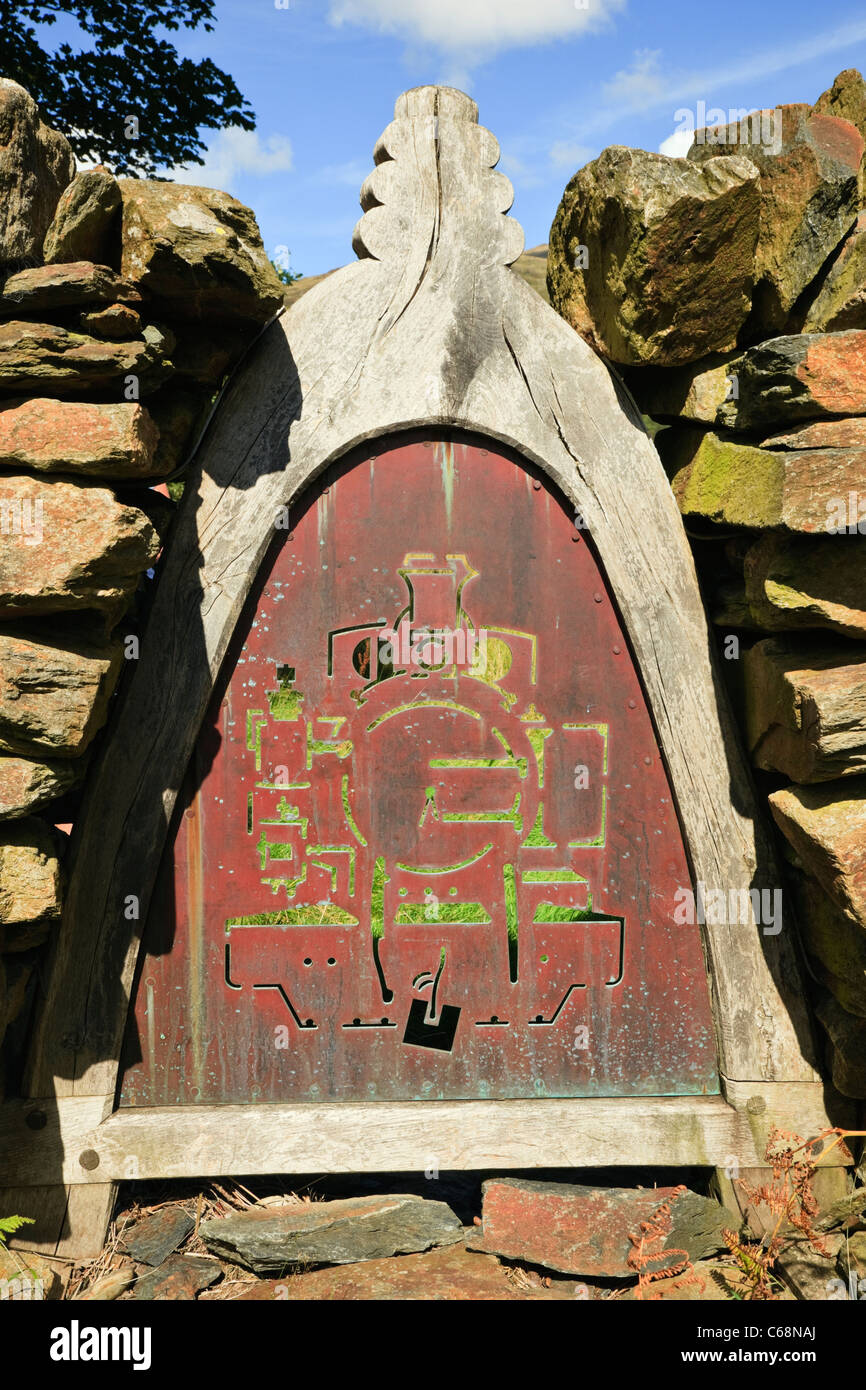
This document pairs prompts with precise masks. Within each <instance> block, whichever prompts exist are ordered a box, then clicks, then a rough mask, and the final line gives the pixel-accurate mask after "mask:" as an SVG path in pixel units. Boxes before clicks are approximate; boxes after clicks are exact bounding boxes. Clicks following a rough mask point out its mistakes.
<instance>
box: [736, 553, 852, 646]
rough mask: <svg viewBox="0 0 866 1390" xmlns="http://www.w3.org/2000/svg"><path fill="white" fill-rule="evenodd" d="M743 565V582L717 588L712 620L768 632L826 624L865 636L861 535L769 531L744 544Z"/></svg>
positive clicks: (840, 630)
mask: <svg viewBox="0 0 866 1390" xmlns="http://www.w3.org/2000/svg"><path fill="white" fill-rule="evenodd" d="M742 569H743V582H742V585H741V586H738V585H736V583H735V582H734V583H733V587H731V588H728V587H726V588H724V589H723V591H722V592H721V593H720V595H719V598H720V600H721V602H720V603H717V604H716V606H715V607H714V610H713V621H714V622H715V623H717V624H719V625H721V626H724V627H730V626H735V627H757V628H763V629H764V630H766V631H768V632H788V631H794V630H800V629H809V628H816V629H821V628H824V629H827V630H828V631H832V632H839V633H842V634H843V635H844V636H846V637H854V638H859V639H860V640H863V639H864V638H866V541H864V539H863V538H861V537H859V536H849V535H845V536H815V537H811V536H787V535H783V534H779V533H775V532H768V533H767V534H766V535H764V536H762V537H761V538H760V539H759V540H757V541H756V542H755V543H754V544H753V545H751V546H750V547H749V548H748V549H747V551H746V553H745V555H744V557H743V561H742Z"/></svg>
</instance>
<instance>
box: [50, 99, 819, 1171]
mask: <svg viewBox="0 0 866 1390" xmlns="http://www.w3.org/2000/svg"><path fill="white" fill-rule="evenodd" d="M476 117H477V113H476V108H475V104H474V103H473V102H471V101H470V100H469V98H467V97H465V96H463V95H462V94H461V93H458V92H454V91H452V90H450V89H440V88H419V89H416V90H415V91H412V92H408V93H406V94H405V95H404V96H402V97H401V98H400V99H399V101H398V103H397V108H396V118H395V120H394V121H393V122H392V124H391V125H390V126H389V127H388V128H387V130H386V131H385V133H384V135H383V136H382V139H381V140H380V142H379V144H378V146H377V149H376V154H375V158H376V169H375V171H374V173H373V174H372V175H371V177H370V179H368V180H367V183H366V184H365V185H364V190H363V205H364V206H365V208H366V209H367V211H366V212H365V215H364V217H363V218H362V219H361V221H360V223H359V225H358V227H357V229H356V233H355V243H354V244H355V246H356V249H357V250H358V252H359V254H360V255H361V256H362V259H361V260H359V261H358V262H357V263H356V264H354V265H351V266H348V267H346V268H345V269H343V270H341V271H339V272H338V273H337V274H335V275H332V276H329V277H328V278H327V279H326V280H325V281H323V282H322V283H321V284H320V285H318V286H317V287H316V288H315V289H314V290H312V291H311V292H310V293H309V294H308V295H305V296H304V297H303V298H302V299H301V300H299V301H298V302H297V303H296V304H295V306H294V307H293V308H292V309H291V311H290V312H289V313H288V314H287V315H286V316H285V317H284V318H283V319H281V320H280V321H278V322H275V323H274V324H273V325H272V326H271V328H270V329H269V330H268V332H267V333H266V334H265V335H264V337H263V338H262V340H261V342H260V344H259V346H258V348H257V350H256V351H255V352H254V354H253V355H252V357H251V359H250V360H249V362H248V363H247V365H246V366H245V368H244V370H243V371H242V372H241V373H240V374H239V376H238V378H237V379H236V380H235V382H234V383H233V385H232V387H231V389H230V391H229V393H228V395H227V398H226V400H225V401H224V403H223V405H222V407H221V409H220V411H219V412H218V415H217V417H216V420H215V422H214V425H213V427H212V429H211V432H210V435H209V437H208V439H207V440H206V443H205V447H204V449H203V451H202V454H201V457H200V462H199V465H198V469H197V472H196V474H195V476H194V477H192V478H191V479H190V482H189V484H188V487H187V491H186V496H185V499H184V503H183V507H182V512H181V516H180V518H179V521H178V524H177V527H176V531H175V535H174V538H173V540H172V543H171V546H170V549H169V554H168V556H167V560H166V563H165V566H164V569H163V572H162V574H161V577H160V582H159V586H158V590H157V594H156V599H155V603H154V608H153V611H152V614H151V618H150V622H149V626H148V631H147V634H146V636H145V639H144V641H143V643H142V647H141V659H140V660H139V662H138V663H137V665H136V669H135V671H134V672H133V673H132V675H131V679H130V682H129V688H128V689H127V690H126V692H125V698H124V699H123V700H122V702H121V703H120V706H119V708H118V710H117V713H116V717H115V720H114V723H113V729H112V734H111V737H110V738H109V739H108V740H107V741H106V744H105V746H104V749H103V753H102V757H101V760H100V763H99V766H98V768H97V769H96V770H95V772H94V773H93V774H92V775H91V778H90V782H89V788H88V794H87V798H86V804H85V808H84V812H83V814H82V816H81V818H80V820H79V824H78V827H77V830H76V841H75V847H74V854H75V870H74V875H73V879H72V883H71V888H70V893H69V897H68V902H67V911H66V921H65V925H64V929H63V931H62V932H61V933H60V936H59V940H58V946H57V951H56V957H55V960H54V964H53V970H52V973H51V979H50V986H49V990H48V994H47V997H46V1001H45V1006H44V1009H43V1011H42V1016H41V1023H40V1025H39V1028H38V1030H37V1035H36V1039H35V1046H34V1049H33V1055H32V1063H31V1067H30V1071H29V1082H28V1084H29V1092H30V1094H31V1095H34V1096H39V1095H52V1094H58V1095H87V1094H96V1093H106V1092H109V1091H111V1090H112V1089H113V1087H114V1083H115V1078H116V1073H117V1058H118V1053H119V1044H120V1036H121V1032H122V1029H123V1026H124V1021H125V1017H126V1009H127V1002H128V998H129V992H130V988H131V981H132V975H133V971H134V966H135V960H136V955H137V951H138V932H139V926H140V922H143V921H144V918H145V915H146V910H147V905H148V900H149V896H150V890H151V884H152V882H153V879H154V876H155V871H156V866H157V863H158V860H159V855H160V852H161V849H162V847H163V843H164V840H165V836H166V829H167V825H168V819H169V816H170V813H171V810H172V807H173V804H174V800H175V797H176V795H177V791H178V788H179V786H180V783H181V779H182V777H183V773H184V769H185V767H186V764H187V761H188V758H189V756H190V753H191V750H192V747H193V744H194V741H195V738H196V736H197V733H198V729H199V726H200V723H201V719H202V716H203V714H204V711H205V709H206V706H207V702H208V700H209V697H210V694H211V690H212V687H213V683H214V680H215V678H216V675H217V672H218V670H219V667H220V663H221V661H222V659H223V656H224V654H225V651H226V647H227V644H228V642H229V639H230V637H231V635H232V632H233V630H234V627H235V623H236V621H237V618H238V615H239V613H240V611H241V608H242V605H243V602H244V600H245V598H246V596H247V594H248V592H249V590H250V587H251V585H252V583H253V581H254V578H255V576H256V574H257V572H258V570H259V567H260V564H261V561H262V558H263V555H264V553H265V550H266V548H267V546H268V544H269V542H270V540H271V539H272V536H273V526H274V520H275V516H276V515H277V509H278V507H279V506H280V505H281V504H285V503H289V502H291V501H292V500H293V499H295V498H297V497H298V496H299V494H300V493H301V491H302V490H303V489H304V488H305V487H307V486H308V485H309V484H310V483H311V482H312V481H313V480H314V479H315V478H316V477H317V475H318V474H319V473H321V471H322V470H323V468H324V467H325V466H326V465H327V464H328V463H330V462H331V461H332V460H334V459H337V458H339V457H341V456H343V455H345V454H347V453H348V452H349V451H350V450H351V449H352V448H354V447H355V446H357V445H358V444H360V443H362V442H363V441H366V440H369V439H371V438H375V437H380V436H385V435H389V434H393V433H396V432H398V431H401V430H405V429H409V428H414V427H418V426H426V427H427V428H428V429H433V430H435V429H436V428H437V427H443V428H447V429H450V430H453V429H454V428H460V429H465V430H467V431H472V432H475V433H477V434H481V435H484V436H487V437H488V438H490V439H493V440H496V441H498V442H500V443H503V444H506V445H509V446H510V447H512V448H514V449H516V450H518V451H520V452H521V453H522V455H523V456H524V457H526V458H527V459H529V460H530V461H532V462H533V463H535V464H537V465H538V466H539V467H541V468H542V469H544V470H545V472H546V473H547V474H548V476H549V477H550V478H551V479H552V481H553V482H554V483H555V484H556V486H557V487H559V488H560V489H561V490H562V492H563V493H564V494H565V496H566V497H567V498H568V499H570V500H571V502H572V503H573V504H574V505H575V506H576V507H578V508H579V509H580V511H581V513H582V516H583V518H584V519H585V521H586V524H587V527H588V535H589V536H591V538H592V543H593V545H594V546H595V547H596V549H597V552H598V554H599V557H600V560H601V564H602V567H603V569H604V570H605V572H606V574H607V577H608V580H609V582H610V585H611V588H612V590H613V593H614V595H615V598H616V601H617V603H618V606H619V609H620V612H621V615H622V617H623V619H624V622H625V625H626V627H627V629H628V632H629V635H630V638H631V641H632V644H633V647H634V651H635V655H636V657H637V661H638V663H639V666H640V669H641V671H642V674H643V679H644V682H645V686H646V690H647V695H648V701H649V706H650V709H651V711H652V713H653V716H654V719H655V723H656V727H657V732H658V736H659V740H660V743H661V747H662V749H663V752H664V755H665V758H666V762H667V765H668V769H669V773H670V777H671V781H672V785H673V788H674V791H675V795H676V799H677V802H678V806H679V812H680V816H681V820H682V824H683V829H684V834H685V839H686V843H687V845H688V848H689V851H690V855H691V859H692V865H693V871H694V874H695V877H696V878H699V879H701V880H702V881H703V882H704V883H705V884H708V885H718V886H720V887H724V888H731V887H736V888H743V887H749V886H758V887H760V886H765V887H771V888H772V887H776V886H778V884H779V882H780V878H779V875H778V869H777V866H776V864H775V863H774V860H773V857H772V851H771V849H770V847H769V841H768V839H767V837H766V833H765V830H764V827H763V825H762V823H761V821H760V818H759V817H758V815H757V812H756V808H755V802H754V798H753V794H752V791H751V786H750V781H749V777H748V773H747V770H746V767H745V764H744V760H743V758H742V755H741V753H740V752H739V751H738V748H737V744H736V740H735V738H734V737H733V736H732V733H731V725H730V718H729V715H728V713H727V710H726V707H725V704H724V697H723V696H722V695H721V693H720V688H719V687H717V682H716V675H715V673H714V670H713V667H712V664H711V657H710V644H709V641H708V636H707V624H706V619H705V615H704V611H703V607H702V604H701V598H700V594H699V591H698V586H697V581H696V577H695V571H694V566H693V562H692V557H691V553H690V551H689V547H688V544H687V541H686V537H685V535H684V532H683V527H682V523H681V520H680V516H679V512H678V509H677V506H676V503H675V501H674V498H673V496H672V494H671V491H670V488H669V486H668V483H667V480H666V478H665V475H664V472H663V469H662V467H661V465H660V462H659V460H658V457H657V455H656V453H655V451H654V449H653V447H652V444H651V443H650V440H649V439H648V437H647V435H646V433H645V431H644V430H643V427H642V424H641V421H640V417H639V415H638V414H637V411H636V409H635V407H634V405H633V403H632V402H631V400H630V398H629V397H628V396H627V395H626V393H625V392H624V390H623V389H622V387H621V386H620V384H619V383H618V381H617V380H616V379H615V378H614V377H613V376H612V375H611V374H610V372H609V371H608V369H607V368H606V367H605V366H604V364H603V363H602V362H601V361H600V360H599V359H598V358H597V357H595V356H594V354H593V353H592V352H591V351H590V349H589V348H588V347H587V346H586V345H585V344H584V343H583V342H582V341H581V340H580V338H579V337H578V336H577V334H576V333H575V332H574V331H573V330H572V329H571V328H570V327H569V326H568V325H567V324H566V323H564V322H563V320H561V319H560V318H559V317H558V316H557V315H556V314H555V313H554V311H553V310H552V309H550V308H549V306H548V305H546V304H545V303H543V301H542V300H540V299H539V297H538V296H537V295H536V294H534V292H533V291H532V290H530V289H529V287H528V286H527V285H525V284H524V283H523V282H522V281H521V280H520V279H519V278H518V277H517V276H515V275H514V274H513V273H512V272H511V271H510V270H509V268H508V266H509V264H510V263H511V262H513V261H514V260H515V259H516V257H517V256H518V255H519V253H520V250H521V247H522V236H521V233H520V229H519V227H518V226H517V225H516V223H514V222H512V221H511V220H510V219H508V218H506V217H505V216H504V215H503V214H504V212H505V211H506V209H507V208H508V206H510V201H511V188H510V185H509V183H508V181H507V180H506V179H505V178H503V176H502V175H500V174H497V173H495V172H493V170H492V165H493V164H494V163H495V161H496V159H497V157H498V146H497V143H496V141H495V139H494V138H493V136H492V135H491V134H490V133H489V132H487V131H484V130H483V129H481V128H480V127H478V126H477V125H476V124H475V121H476ZM128 895H135V896H136V897H137V899H138V901H139V906H140V919H139V922H135V921H132V922H130V921H129V920H127V918H126V917H125V916H124V902H125V900H126V899H127V898H128ZM705 940H706V949H707V954H708V962H709V969H710V979H711V989H712V1001H713V1008H714V1014H715V1018H716V1024H717V1030H718V1044H719V1055H720V1064H721V1065H722V1067H723V1069H724V1070H725V1071H726V1072H727V1073H728V1074H729V1075H731V1076H735V1077H739V1078H743V1079H766V1080H773V1079H780V1080H782V1079H784V1080H803V1081H807V1080H810V1081H814V1080H816V1077H817V1074H816V1071H815V1069H814V1062H815V1056H814V1051H813V1048H814V1044H813V1039H812V1030H811V1025H810V1021H809V1018H808V1013H807V1009H806V1005H805V1001H804V993H803V988H802V981H801V977H800V971H799V966H798V961H797V958H796V953H795V946H794V939H793V932H792V930H791V927H790V923H789V924H788V925H787V926H786V928H785V930H783V931H782V933H781V934H780V935H779V936H767V935H763V934H762V933H761V932H760V930H759V929H758V928H757V927H755V926H754V924H752V925H746V926H725V927H708V928H707V929H706V937H705ZM581 1104H584V1102H581ZM433 1108H434V1107H426V1106H425V1107H424V1109H425V1110H427V1109H431V1111H432V1109H433ZM381 1109H382V1108H381V1107H380V1106H376V1107H375V1113H376V1114H377V1115H379V1114H380V1113H381ZM227 1123H233V1121H230V1120H227ZM426 1123H428V1124H429V1123H432V1117H431V1119H429V1120H428V1121H427V1122H426ZM645 1153H646V1150H645V1149H644V1147H643V1143H642V1141H641V1139H640V1138H638V1137H637V1136H636V1147H635V1157H638V1156H640V1155H645ZM323 1158H324V1155H323Z"/></svg>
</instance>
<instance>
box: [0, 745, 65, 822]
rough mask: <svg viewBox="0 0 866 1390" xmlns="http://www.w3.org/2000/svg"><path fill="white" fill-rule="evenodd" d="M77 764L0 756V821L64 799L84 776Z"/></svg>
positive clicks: (24, 814)
mask: <svg viewBox="0 0 866 1390" xmlns="http://www.w3.org/2000/svg"><path fill="white" fill-rule="evenodd" d="M83 775H84V769H83V767H79V766H77V765H76V763H74V762H66V763H64V762H59V761H55V762H37V761H36V760H35V759H34V758H9V757H3V756H2V755H0V820H11V819H13V818H17V817H19V816H26V815H29V814H30V813H31V812H33V811H36V810H38V808H39V807H40V806H44V805H46V803H47V802H49V801H53V800H54V798H55V797H58V796H62V795H63V793H64V792H66V791H68V790H69V789H70V787H73V786H75V785H76V783H77V782H78V781H80V779H81V778H82V777H83Z"/></svg>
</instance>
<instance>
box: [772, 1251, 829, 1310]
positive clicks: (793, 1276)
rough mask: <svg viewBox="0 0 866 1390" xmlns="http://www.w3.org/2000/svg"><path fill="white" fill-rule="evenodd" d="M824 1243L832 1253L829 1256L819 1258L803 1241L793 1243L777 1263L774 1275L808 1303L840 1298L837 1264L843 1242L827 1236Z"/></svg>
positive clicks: (783, 1252)
mask: <svg viewBox="0 0 866 1390" xmlns="http://www.w3.org/2000/svg"><path fill="white" fill-rule="evenodd" d="M823 1242H824V1244H825V1246H826V1248H827V1250H828V1251H829V1255H827V1256H824V1255H820V1254H818V1252H817V1251H815V1250H814V1249H813V1248H812V1247H811V1245H810V1244H809V1242H808V1241H805V1240H803V1241H796V1242H793V1243H792V1244H791V1245H789V1246H788V1247H787V1248H786V1249H785V1250H783V1251H782V1253H781V1254H780V1255H779V1257H778V1259H777V1260H776V1264H775V1269H774V1272H775V1273H776V1274H777V1275H778V1277H779V1278H780V1279H782V1280H783V1281H784V1283H785V1284H787V1286H788V1288H789V1289H790V1290H791V1291H792V1293H793V1294H794V1295H795V1296H796V1297H797V1298H798V1299H802V1300H804V1301H805V1302H807V1303H817V1302H824V1301H826V1300H830V1299H833V1298H838V1297H839V1296H840V1295H839V1287H838V1280H839V1276H838V1274H837V1271H836V1264H835V1261H836V1255H837V1252H838V1250H839V1248H840V1246H841V1244H842V1238H841V1236H835V1235H829V1236H824V1237H823Z"/></svg>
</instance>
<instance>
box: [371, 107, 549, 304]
mask: <svg viewBox="0 0 866 1390" xmlns="http://www.w3.org/2000/svg"><path fill="white" fill-rule="evenodd" d="M373 157H374V159H375V162H376V168H375V169H374V170H373V173H372V174H371V175H370V177H369V178H368V179H366V180H365V182H364V185H363V187H362V189H361V206H362V207H363V209H364V216H363V217H362V218H361V220H360V221H359V222H358V225H357V226H356V228H355V232H354V236H353V238H352V245H353V247H354V249H355V252H356V254H357V255H358V256H359V257H361V258H363V257H372V258H373V259H375V260H378V261H383V262H395V263H397V264H398V265H400V267H401V268H402V269H403V270H404V272H405V273H408V274H409V276H410V278H412V279H416V280H417V281H420V280H421V279H422V278H424V276H425V275H426V274H427V273H428V272H429V269H430V268H432V266H433V265H434V264H435V263H438V266H439V267H441V269H442V270H443V271H445V269H446V268H447V267H449V266H450V267H452V268H453V266H454V265H455V264H460V263H462V264H463V266H464V267H465V268H469V269H473V270H477V269H478V268H487V267H491V266H495V265H500V266H503V265H511V264H512V263H513V262H514V261H516V260H517V257H518V256H519V255H520V253H521V251H522V250H523V230H522V228H521V227H520V224H519V223H518V222H516V221H515V220H514V219H513V218H510V217H506V216H505V214H506V213H507V212H508V209H509V208H510V207H511V204H512V203H513V201H514V189H513V188H512V186H511V182H510V180H509V179H507V178H506V177H505V175H504V174H500V173H497V172H496V171H495V170H494V165H495V164H496V163H497V161H498V159H499V142H498V140H497V139H496V137H495V136H494V135H493V134H491V132H490V131H489V130H485V128H484V126H480V125H479V124H478V107H477V106H476V104H475V102H474V101H473V100H472V99H471V97H468V96H466V94H465V93H464V92H459V91H457V90H456V89H455V88H453V87H414V88H413V89H412V90H411V91H408V92H404V93H403V95H402V96H401V97H399V98H398V100H397V103H396V106H395V108H394V120H393V121H392V122H391V124H390V125H389V126H388V127H387V128H386V129H385V130H384V131H383V133H382V135H381V136H380V138H379V141H378V143H377V145H376V148H375V151H374V154H373ZM425 267H427V268H428V269H427V270H425Z"/></svg>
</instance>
